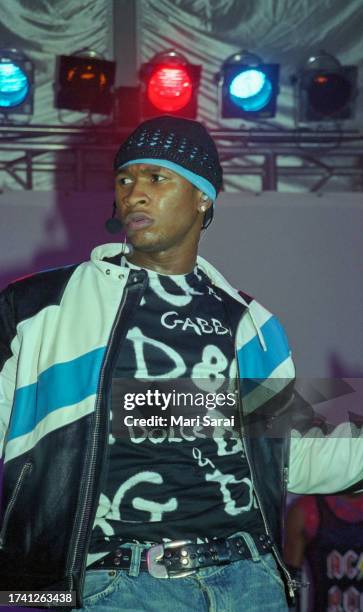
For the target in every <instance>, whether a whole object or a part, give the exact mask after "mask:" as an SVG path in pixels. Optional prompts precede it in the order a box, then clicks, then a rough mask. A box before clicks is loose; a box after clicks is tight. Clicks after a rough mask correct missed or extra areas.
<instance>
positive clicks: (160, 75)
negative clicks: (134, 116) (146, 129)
mask: <svg viewBox="0 0 363 612" xmlns="http://www.w3.org/2000/svg"><path fill="white" fill-rule="evenodd" d="M200 74H201V66H197V65H194V64H190V63H189V62H188V60H187V59H186V58H185V57H184V56H183V55H181V54H180V53H177V52H176V51H174V50H172V49H170V50H168V51H163V52H161V53H158V54H157V55H155V56H154V57H153V59H152V60H151V61H150V62H148V63H146V64H143V65H142V66H141V69H140V78H141V82H142V92H141V114H142V117H143V118H144V119H147V118H150V117H155V116H157V115H160V114H163V113H167V114H170V115H176V116H181V117H187V118H189V119H195V117H196V114H197V94H198V86H199V81H200Z"/></svg>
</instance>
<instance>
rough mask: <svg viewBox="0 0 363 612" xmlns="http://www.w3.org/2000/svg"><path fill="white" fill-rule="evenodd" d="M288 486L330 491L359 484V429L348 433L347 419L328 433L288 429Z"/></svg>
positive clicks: (362, 473) (362, 459) (362, 465)
mask: <svg viewBox="0 0 363 612" xmlns="http://www.w3.org/2000/svg"><path fill="white" fill-rule="evenodd" d="M289 468H290V469H289V482H288V489H289V491H290V492H291V493H301V494H313V493H320V494H331V493H338V492H343V491H345V490H346V489H351V490H354V489H355V490H358V489H361V488H362V483H361V482H360V481H362V479H363V432H362V431H361V433H360V435H359V437H352V429H351V423H342V424H341V425H339V426H338V427H336V428H335V429H334V431H333V432H331V433H330V434H329V435H325V436H323V435H322V433H321V430H320V429H315V430H314V429H311V430H310V431H308V432H307V433H306V434H305V435H301V434H300V433H298V432H297V431H293V432H292V437H291V446H290V462H289Z"/></svg>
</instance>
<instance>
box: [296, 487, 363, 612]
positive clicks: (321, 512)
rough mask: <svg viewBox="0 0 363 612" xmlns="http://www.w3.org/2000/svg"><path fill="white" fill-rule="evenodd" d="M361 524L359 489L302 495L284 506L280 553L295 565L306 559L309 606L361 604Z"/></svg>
mask: <svg viewBox="0 0 363 612" xmlns="http://www.w3.org/2000/svg"><path fill="white" fill-rule="evenodd" d="M362 527H363V495H327V496H323V495H306V496H304V497H300V498H299V499H298V500H297V501H296V502H295V503H294V504H293V505H292V506H291V508H290V509H289V512H288V515H287V522H286V539H285V545H284V559H285V562H286V563H287V564H288V565H289V566H290V567H291V568H292V569H294V568H295V569H296V570H297V571H299V570H300V569H301V568H302V565H303V563H304V560H305V559H306V560H307V562H308V565H309V570H310V571H309V579H310V578H311V584H310V585H309V595H310V600H311V604H310V607H309V609H311V610H313V611H314V610H319V611H320V610H321V612H326V611H328V610H329V611H335V610H337V611H338V610H342V611H348V610H357V611H358V610H361V609H362V602H363V584H362V577H363V534H362ZM310 586H311V587H312V589H311V591H310ZM300 609H301V610H302V609H303V608H302V606H300V607H299V610H300Z"/></svg>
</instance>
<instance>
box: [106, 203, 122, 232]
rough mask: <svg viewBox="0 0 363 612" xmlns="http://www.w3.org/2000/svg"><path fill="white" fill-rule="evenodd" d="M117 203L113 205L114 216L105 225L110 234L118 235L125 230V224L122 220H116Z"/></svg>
mask: <svg viewBox="0 0 363 612" xmlns="http://www.w3.org/2000/svg"><path fill="white" fill-rule="evenodd" d="M115 215H116V203H115V202H114V203H113V208H112V216H111V217H110V218H109V219H107V221H106V223H105V228H106V231H107V232H108V233H109V234H118V233H119V232H122V229H123V223H122V222H121V221H120V219H116V216H115Z"/></svg>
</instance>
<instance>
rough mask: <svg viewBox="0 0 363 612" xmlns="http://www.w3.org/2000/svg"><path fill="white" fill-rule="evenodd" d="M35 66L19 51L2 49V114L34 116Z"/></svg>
mask: <svg viewBox="0 0 363 612" xmlns="http://www.w3.org/2000/svg"><path fill="white" fill-rule="evenodd" d="M33 98H34V65H33V62H32V61H31V60H30V59H29V58H28V57H27V56H26V55H25V54H24V53H23V52H22V51H18V50H17V49H0V113H2V114H23V115H32V114H33Z"/></svg>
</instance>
